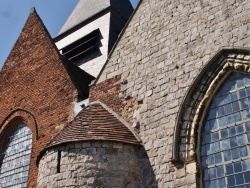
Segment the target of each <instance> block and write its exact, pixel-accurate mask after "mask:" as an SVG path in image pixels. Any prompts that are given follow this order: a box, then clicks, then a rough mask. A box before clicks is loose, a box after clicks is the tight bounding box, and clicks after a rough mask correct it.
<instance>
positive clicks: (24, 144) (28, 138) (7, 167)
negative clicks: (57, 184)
mask: <svg viewBox="0 0 250 188" xmlns="http://www.w3.org/2000/svg"><path fill="white" fill-rule="evenodd" d="M31 147H32V133H31V130H30V129H29V128H28V127H27V126H26V125H24V124H20V125H19V126H18V127H17V129H16V130H15V131H14V132H13V134H12V135H11V136H10V137H9V138H8V141H7V143H6V145H5V147H4V152H3V153H2V156H1V169H0V172H1V173H0V187H21V188H23V187H27V182H28V172H29V164H30V153H31Z"/></svg>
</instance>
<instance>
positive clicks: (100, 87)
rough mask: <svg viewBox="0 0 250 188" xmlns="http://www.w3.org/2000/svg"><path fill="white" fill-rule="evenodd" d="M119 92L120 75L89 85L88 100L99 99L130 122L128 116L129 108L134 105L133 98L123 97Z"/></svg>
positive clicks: (129, 115)
mask: <svg viewBox="0 0 250 188" xmlns="http://www.w3.org/2000/svg"><path fill="white" fill-rule="evenodd" d="M120 93H121V75H117V76H115V77H113V78H110V79H107V80H105V81H103V82H101V83H99V84H95V85H92V86H90V94H89V100H90V102H94V101H97V100H99V101H101V102H103V103H104V104H106V105H107V106H108V107H109V108H111V109H112V110H114V111H115V112H116V113H117V114H119V115H120V116H122V118H123V119H124V120H126V121H127V122H128V123H131V121H130V120H129V117H131V114H129V113H131V112H129V108H131V107H132V106H133V105H134V102H135V99H134V98H128V99H124V98H122V97H120V96H119V94H120Z"/></svg>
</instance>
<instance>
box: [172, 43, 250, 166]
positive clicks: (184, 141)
mask: <svg viewBox="0 0 250 188" xmlns="http://www.w3.org/2000/svg"><path fill="white" fill-rule="evenodd" d="M232 71H239V72H243V73H250V49H249V48H223V49H222V50H220V51H219V52H218V53H217V54H216V55H215V56H214V57H213V58H212V59H211V60H210V61H209V62H208V63H207V64H206V65H205V66H204V68H203V69H202V70H201V72H200V74H199V75H198V76H197V78H196V79H195V81H194V82H193V83H192V86H191V87H190V89H189V90H188V92H187V94H186V96H185V98H184V100H183V102H182V105H181V107H180V110H179V112H178V117H177V121H176V125H175V134H174V142H173V143H174V144H173V160H174V161H183V162H185V161H193V160H196V157H197V156H196V154H197V153H198V152H196V151H199V144H198V143H199V136H197V135H199V133H200V128H201V125H202V123H203V120H204V118H205V117H204V116H205V115H206V112H207V110H208V108H209V104H210V102H211V100H212V98H213V96H214V95H215V92H216V91H217V90H218V88H219V87H220V85H221V84H222V83H223V81H224V80H225V78H226V77H227V76H228V75H229V74H230V73H231V72H232Z"/></svg>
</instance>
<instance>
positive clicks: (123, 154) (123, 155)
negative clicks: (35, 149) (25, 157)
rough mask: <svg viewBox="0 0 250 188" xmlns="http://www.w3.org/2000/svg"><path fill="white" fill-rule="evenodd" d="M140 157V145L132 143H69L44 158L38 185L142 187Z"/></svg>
mask: <svg viewBox="0 0 250 188" xmlns="http://www.w3.org/2000/svg"><path fill="white" fill-rule="evenodd" d="M58 152H60V154H59V155H58ZM139 157H140V155H139V153H138V152H137V147H135V146H133V145H128V144H122V143H112V142H107V141H102V142H97V141H93V142H89V141H87V142H77V143H70V144H65V145H63V146H59V147H56V148H52V149H49V150H48V151H47V152H46V153H45V154H44V155H43V157H42V158H41V160H40V163H39V175H38V186H37V187H38V188H45V187H140V183H141V182H140V181H141V178H140V170H139V167H140V162H139ZM145 164H146V163H145Z"/></svg>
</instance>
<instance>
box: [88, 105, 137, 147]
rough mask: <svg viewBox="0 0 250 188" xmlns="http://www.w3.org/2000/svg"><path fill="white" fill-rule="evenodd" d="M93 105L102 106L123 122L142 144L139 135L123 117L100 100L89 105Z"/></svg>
mask: <svg viewBox="0 0 250 188" xmlns="http://www.w3.org/2000/svg"><path fill="white" fill-rule="evenodd" d="M91 104H100V105H102V107H103V108H104V109H106V110H107V111H108V112H109V113H111V114H112V115H113V116H115V117H116V118H117V119H118V120H119V121H120V122H122V123H123V124H124V125H125V126H126V127H127V128H128V129H129V130H130V131H131V132H132V133H133V135H134V136H135V138H136V139H137V140H138V141H140V142H141V139H140V137H139V136H138V135H137V133H135V130H134V129H133V128H132V127H131V126H130V125H129V124H128V122H126V121H125V120H124V119H123V118H122V117H120V116H119V115H118V114H117V113H116V112H115V111H113V110H112V109H111V108H109V107H108V106H107V105H106V104H104V103H103V102H101V101H100V100H97V101H94V102H91V103H89V105H91Z"/></svg>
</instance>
